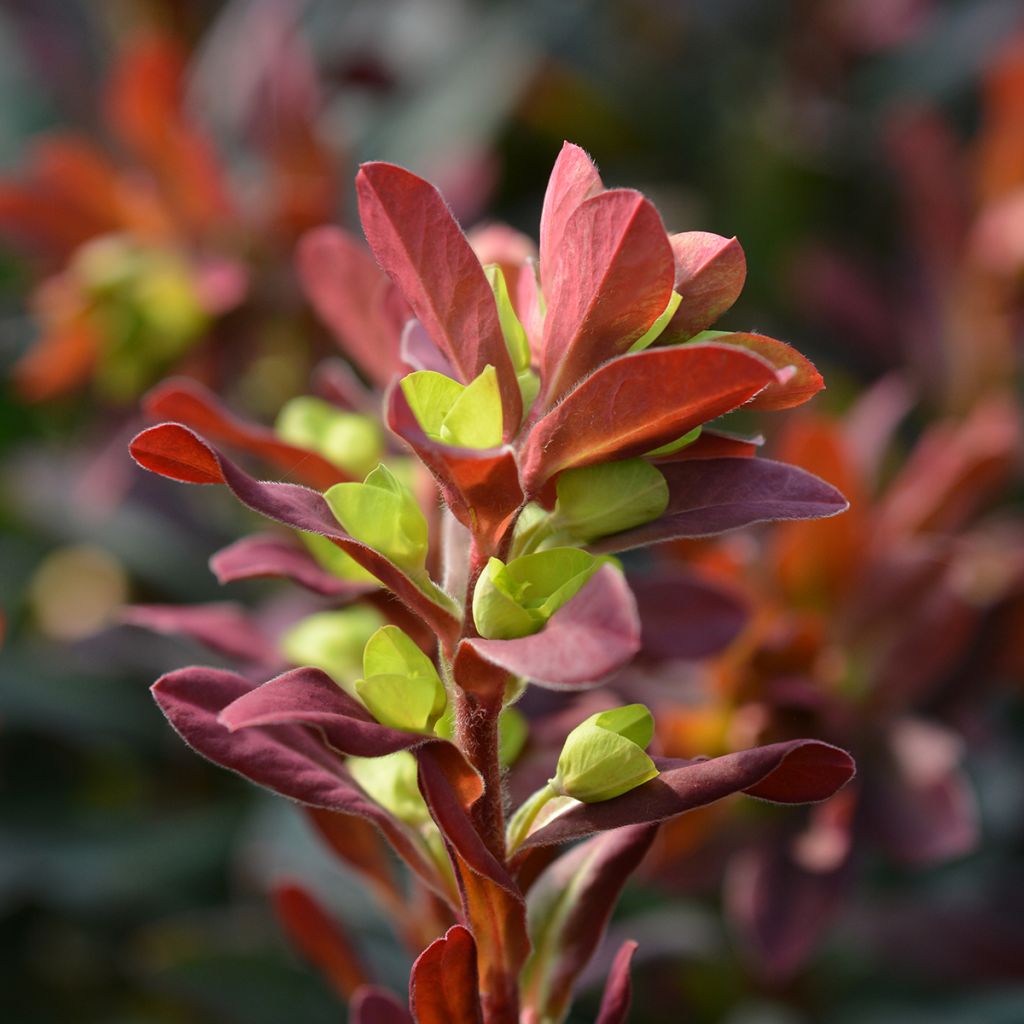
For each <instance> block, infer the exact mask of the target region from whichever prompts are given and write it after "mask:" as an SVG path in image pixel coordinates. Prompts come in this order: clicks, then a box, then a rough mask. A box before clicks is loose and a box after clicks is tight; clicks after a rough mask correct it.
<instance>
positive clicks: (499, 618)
mask: <svg viewBox="0 0 1024 1024" xmlns="http://www.w3.org/2000/svg"><path fill="white" fill-rule="evenodd" d="M605 561H606V559H602V558H599V557H596V556H594V555H592V554H590V553H589V552H587V551H583V550H582V549H580V548H564V547H563V548H550V549H549V550H547V551H536V552H534V553H533V554H529V555H523V556H521V557H520V558H514V559H512V561H511V562H509V563H508V565H505V564H503V563H502V562H501V561H500V560H499V559H497V558H492V559H491V560H490V561H489V562H488V563H487V566H486V568H485V569H484V571H483V573H481V575H480V579H479V580H478V581H477V585H476V589H475V591H474V592H473V621H474V622H475V623H476V628H477V630H478V631H479V633H480V635H481V636H483V637H486V638H487V639H488V640H511V639H515V638H516V637H522V636H529V635H530V634H531V633H536V632H537V631H538V630H539V629H541V628H542V627H543V626H544V624H545V623H546V622H547V621H548V619H549V618H551V616H552V615H553V614H554V613H555V612H556V611H558V609H559V608H561V607H562V605H564V604H565V603H566V601H568V600H570V599H571V598H572V597H574V596H575V595H576V594H577V593H579V591H580V589H581V588H582V587H583V586H584V584H586V582H587V581H588V580H589V579H590V577H591V576H593V575H594V573H595V572H597V570H598V569H599V568H600V567H601V565H603V564H604V562H605Z"/></svg>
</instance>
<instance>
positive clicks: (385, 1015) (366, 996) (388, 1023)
mask: <svg viewBox="0 0 1024 1024" xmlns="http://www.w3.org/2000/svg"><path fill="white" fill-rule="evenodd" d="M348 1016H349V1020H350V1021H351V1022H352V1024H413V1019H412V1017H410V1016H409V1011H408V1010H407V1009H406V1008H405V1007H404V1006H403V1005H402V1004H401V1003H400V1002H399V1001H398V1000H397V999H396V998H395V997H394V996H393V995H392V994H391V993H390V992H388V991H387V990H386V989H382V988H374V987H371V986H369V985H366V986H364V987H363V988H361V989H359V991H357V992H356V994H355V995H354V996H353V997H352V1002H351V1003H349V1007H348Z"/></svg>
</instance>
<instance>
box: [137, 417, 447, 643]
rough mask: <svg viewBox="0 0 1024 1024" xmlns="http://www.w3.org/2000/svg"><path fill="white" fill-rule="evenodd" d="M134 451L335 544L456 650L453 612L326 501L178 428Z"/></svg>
mask: <svg viewBox="0 0 1024 1024" xmlns="http://www.w3.org/2000/svg"><path fill="white" fill-rule="evenodd" d="M129 450H130V451H131V454H132V457H133V458H134V459H135V461H136V462H138V463H139V465H140V466H142V467H143V468H144V469H148V470H150V471H151V472H154V473H159V474H160V475H162V476H167V477H170V478H171V479H172V480H182V481H184V482H186V483H223V484H225V485H227V487H228V488H229V489H230V490H231V491H232V493H233V494H234V495H235V497H236V498H238V499H239V501H241V502H242V504H243V505H246V506H248V507H249V508H251V509H252V510H253V511H255V512H259V513H260V514H261V515H265V516H267V517H268V518H270V519H275V520H277V521H278V522H280V523H284V524H285V525H286V526H291V527H293V528H294V529H297V530H304V531H306V532H308V533H314V534H320V535H322V536H324V537H327V538H329V539H330V540H331V541H332V542H333V543H334V544H335V545H336V546H337V547H339V548H341V549H342V550H344V551H346V552H347V553H348V554H350V555H351V556H352V558H353V559H355V561H356V562H358V563H359V564H360V565H361V566H363V568H364V569H366V570H367V571H368V572H370V573H372V574H373V575H374V576H375V577H376V578H377V579H378V580H380V581H381V583H382V584H383V585H384V586H386V587H387V588H388V589H389V590H391V592H392V593H394V594H395V596H396V597H398V599H399V600H400V601H402V602H403V603H404V604H405V605H406V607H407V608H408V609H409V610H410V611H411V612H413V614H415V615H417V616H419V617H420V618H421V619H422V620H423V621H424V622H425V623H427V625H428V626H430V627H431V629H433V631H434V632H435V633H436V634H437V635H438V636H439V637H440V638H441V640H442V642H443V643H445V644H449V645H454V642H455V639H456V638H457V637H458V635H459V628H460V627H459V622H458V620H457V619H456V618H455V616H454V615H453V614H452V612H451V611H450V610H449V608H448V607H443V606H442V605H441V604H438V603H437V602H436V601H434V600H432V599H431V598H430V597H428V596H427V594H426V593H424V591H423V590H421V589H420V587H419V586H417V584H416V583H415V582H414V581H413V580H411V579H410V578H409V577H408V576H407V575H406V574H405V573H404V572H402V571H401V569H399V567H398V566H396V565H395V564H394V563H393V562H390V561H389V560H388V559H386V558H385V557H383V556H382V555H381V554H380V553H379V552H377V551H374V550H373V549H372V548H370V547H367V546H366V545H365V544H362V543H360V542H359V541H357V540H355V539H354V538H353V537H351V536H349V535H348V534H347V533H345V532H344V531H343V530H341V529H340V528H339V526H338V522H337V519H335V517H334V515H333V514H332V513H331V510H330V508H329V506H328V505H327V503H326V502H325V501H324V499H323V496H322V495H320V494H317V493H316V492H315V491H311V490H309V489H308V488H305V487H300V486H297V485H296V484H284V483H261V482H259V481H257V480H254V479H253V478H252V477H251V476H249V475H248V474H246V473H243V472H242V470H240V469H239V468H238V467H237V466H235V465H234V464H233V463H232V462H231V461H230V460H228V459H226V458H224V457H223V456H222V455H220V454H219V453H218V452H216V451H215V450H214V449H213V448H211V447H210V446H209V445H208V444H207V443H206V442H205V441H204V440H203V439H202V438H200V437H199V436H198V435H197V434H194V433H193V432H192V431H191V430H188V429H187V428H185V427H182V426H179V425H178V424H175V423H164V424H161V425H159V426H156V427H150V428H149V429H148V430H144V431H142V433H141V434H138V435H137V436H136V437H135V438H134V439H133V440H132V442H131V445H130V446H129Z"/></svg>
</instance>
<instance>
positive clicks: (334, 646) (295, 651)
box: [280, 605, 384, 692]
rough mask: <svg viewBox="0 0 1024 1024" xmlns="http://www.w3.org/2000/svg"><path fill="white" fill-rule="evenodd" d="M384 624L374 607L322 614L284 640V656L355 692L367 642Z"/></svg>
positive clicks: (303, 621) (302, 624) (313, 617)
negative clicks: (321, 671)
mask: <svg viewBox="0 0 1024 1024" xmlns="http://www.w3.org/2000/svg"><path fill="white" fill-rule="evenodd" d="M383 624H384V617H383V616H382V615H381V613H380V612H378V611H377V609H376V608H373V607H371V606H370V605H353V606H352V607H351V608H344V609H342V610H341V611H330V612H318V613H317V614H316V615H310V616H308V617H307V618H305V619H302V621H301V622H298V623H296V625H294V626H292V628H291V629H289V630H288V631H287V632H286V633H285V634H284V636H282V637H281V640H280V648H281V653H282V654H284V656H285V657H286V658H287V659H288V660H289V661H291V662H293V663H294V664H295V665H312V666H313V667H314V668H319V669H323V671H324V672H326V673H327V674H328V675H329V676H330V677H331V678H332V679H333V680H334V681H335V682H336V683H337V684H338V685H339V686H341V687H342V688H343V689H346V690H348V691H349V692H352V691H353V687H352V683H353V681H354V680H355V679H356V678H357V677H358V676H359V671H360V667H361V663H362V656H363V648H364V647H365V646H366V641H367V640H368V639H369V638H370V636H371V635H372V634H373V633H374V631H375V630H377V629H379V628H380V627H381V626H382V625H383Z"/></svg>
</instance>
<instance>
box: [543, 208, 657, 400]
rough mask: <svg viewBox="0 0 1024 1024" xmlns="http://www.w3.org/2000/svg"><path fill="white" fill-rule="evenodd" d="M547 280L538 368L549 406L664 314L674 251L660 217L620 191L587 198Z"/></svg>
mask: <svg viewBox="0 0 1024 1024" xmlns="http://www.w3.org/2000/svg"><path fill="white" fill-rule="evenodd" d="M542 267H543V264H542ZM545 280H546V282H547V284H546V299H547V309H548V311H547V317H546V318H545V320H544V335H543V341H542V345H541V362H540V369H541V389H542V396H543V397H542V401H544V403H545V404H546V405H550V404H551V403H552V402H553V401H555V400H556V399H557V398H559V397H560V396H561V395H563V394H564V393H565V392H566V391H567V390H568V389H569V388H571V387H572V386H573V385H574V384H575V383H576V382H577V381H578V380H580V378H582V377H584V376H586V375H587V374H589V373H590V372H592V371H593V370H594V369H595V368H596V367H597V366H599V365H600V364H601V363H604V362H606V361H607V360H609V359H611V358H613V357H614V356H618V355H622V354H623V353H624V352H626V351H627V350H628V349H629V347H630V346H631V345H632V344H633V342H634V341H636V340H637V339H638V338H640V337H642V336H643V335H644V334H645V333H646V332H647V330H648V328H650V326H651V324H653V323H654V321H655V320H657V318H658V317H659V316H661V314H662V313H663V312H664V311H665V307H666V306H667V305H668V301H669V298H670V296H671V295H672V250H671V247H670V246H669V244H668V239H667V237H666V235H665V226H664V225H663V224H662V222H661V217H660V216H659V215H658V211H657V210H656V209H655V208H654V207H653V206H652V205H651V203H649V202H648V201H647V200H646V199H645V198H644V197H643V196H642V195H640V193H639V192H632V191H629V190H626V189H616V190H614V191H611V192H602V193H601V194H600V195H598V196H595V197H594V198H592V199H588V200H587V201H586V202H584V203H583V204H581V205H580V206H579V207H578V208H577V209H576V211H575V212H574V213H573V215H572V216H571V217H570V218H569V221H568V223H567V224H566V226H565V232H564V234H563V236H562V239H561V243H560V245H559V247H558V249H557V250H556V251H555V253H554V254H553V259H552V264H551V266H549V267H548V268H547V271H546V278H545Z"/></svg>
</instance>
